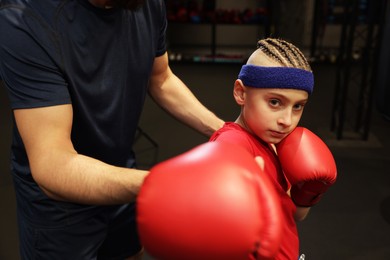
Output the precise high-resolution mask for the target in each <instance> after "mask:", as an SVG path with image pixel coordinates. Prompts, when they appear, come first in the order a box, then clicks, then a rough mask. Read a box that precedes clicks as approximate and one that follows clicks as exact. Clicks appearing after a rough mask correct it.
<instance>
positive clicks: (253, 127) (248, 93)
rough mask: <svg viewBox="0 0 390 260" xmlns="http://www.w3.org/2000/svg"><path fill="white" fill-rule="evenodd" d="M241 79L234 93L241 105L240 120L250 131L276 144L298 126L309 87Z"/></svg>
mask: <svg viewBox="0 0 390 260" xmlns="http://www.w3.org/2000/svg"><path fill="white" fill-rule="evenodd" d="M238 81H239V82H236V84H235V87H234V97H235V99H236V102H237V103H238V104H239V105H241V107H242V111H241V115H240V118H239V120H238V121H239V122H241V123H242V124H243V126H244V127H245V128H247V130H248V131H250V132H252V133H253V134H255V135H256V136H258V137H259V138H261V139H262V140H263V141H265V142H267V143H273V144H276V143H279V142H280V141H281V140H282V139H283V138H284V137H286V136H287V135H288V134H289V133H291V131H292V130H294V129H295V127H296V126H297V125H298V123H299V120H300V119H301V116H302V113H303V109H304V106H305V104H306V103H307V100H308V93H307V92H306V91H303V90H295V89H267V88H251V87H245V86H243V85H242V84H240V82H241V81H240V80H238ZM241 83H242V82H241Z"/></svg>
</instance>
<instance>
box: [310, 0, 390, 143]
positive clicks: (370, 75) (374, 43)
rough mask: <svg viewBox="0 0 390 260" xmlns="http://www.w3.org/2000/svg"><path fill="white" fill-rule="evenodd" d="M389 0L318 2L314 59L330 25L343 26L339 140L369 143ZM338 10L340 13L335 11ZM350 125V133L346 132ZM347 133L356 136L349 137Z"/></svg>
mask: <svg viewBox="0 0 390 260" xmlns="http://www.w3.org/2000/svg"><path fill="white" fill-rule="evenodd" d="M387 2H388V1H387V0H375V1H369V0H316V2H315V7H314V8H315V10H314V19H313V32H312V44H311V56H312V57H316V55H317V51H318V50H317V47H318V42H317V41H318V39H319V38H320V37H318V35H319V34H321V30H323V27H324V26H326V24H327V23H333V24H335V23H336V24H339V25H340V26H341V34H340V39H339V45H338V50H337V56H336V59H335V62H336V68H337V71H336V83H335V93H334V99H333V105H332V119H331V127H330V128H331V131H332V132H335V134H336V138H337V139H338V140H341V139H346V138H353V139H360V140H368V137H369V130H370V124H371V111H372V103H373V102H372V100H373V89H374V86H375V78H376V71H377V70H376V66H377V63H378V55H379V49H380V43H381V38H382V34H383V24H384V19H385V10H386V5H387ZM334 10H336V12H335V11H334ZM346 123H349V126H350V129H346V127H347V126H348V125H347V124H346ZM346 132H348V133H352V134H349V136H347V135H346Z"/></svg>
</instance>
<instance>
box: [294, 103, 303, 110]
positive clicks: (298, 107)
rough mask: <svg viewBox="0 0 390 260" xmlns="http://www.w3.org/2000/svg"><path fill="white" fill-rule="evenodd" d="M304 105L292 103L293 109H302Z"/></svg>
mask: <svg viewBox="0 0 390 260" xmlns="http://www.w3.org/2000/svg"><path fill="white" fill-rule="evenodd" d="M304 106H305V105H303V104H296V105H294V110H302V109H303V108H304Z"/></svg>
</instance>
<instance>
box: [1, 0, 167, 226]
mask: <svg viewBox="0 0 390 260" xmlns="http://www.w3.org/2000/svg"><path fill="white" fill-rule="evenodd" d="M166 26H167V22H166V14H165V6H164V1H163V0H149V1H146V4H145V5H144V6H142V7H141V8H140V9H138V10H136V11H128V10H122V9H100V8H97V7H95V6H93V5H91V4H90V3H89V2H88V0H40V1H33V0H2V1H0V35H1V37H0V78H2V79H3V80H4V83H5V86H6V87H7V89H8V91H9V97H10V101H11V106H12V109H22V108H23V109H24V108H36V107H45V106H54V105H60V104H72V107H73V113H74V115H73V128H72V142H73V145H74V147H75V149H76V151H77V152H78V153H79V154H83V155H87V156H91V157H93V158H96V159H99V160H102V161H104V162H106V163H109V164H112V165H117V166H122V167H133V166H134V154H133V152H132V145H133V141H134V135H135V131H136V127H137V124H138V121H139V117H140V113H141V110H142V107H143V104H144V101H145V96H146V93H147V85H148V80H149V76H150V73H151V69H152V65H153V61H154V58H155V57H156V56H161V55H163V54H164V53H165V51H166V46H165V32H166ZM37 123H39V122H37ZM11 160H12V161H11V163H12V170H13V174H14V180H15V187H16V194H17V198H18V203H22V204H23V205H22V207H23V209H20V206H21V205H19V210H21V213H22V214H24V215H25V217H27V218H28V219H30V220H31V222H32V223H33V224H37V225H39V224H40V223H44V224H45V225H50V223H53V225H56V224H57V221H58V220H61V219H64V218H66V221H67V222H68V223H69V222H75V221H78V220H80V219H79V218H85V217H87V216H88V215H89V214H92V212H94V211H96V209H97V208H98V207H91V206H82V205H77V204H72V203H58V202H54V201H52V200H50V199H49V198H48V197H47V196H46V195H45V194H43V193H42V192H41V190H40V189H39V187H38V185H37V184H36V183H35V182H34V180H33V178H32V176H31V172H30V169H29V164H28V159H27V155H26V152H25V148H24V146H23V143H22V141H21V138H20V136H19V133H18V130H17V128H16V126H14V132H13V144H12V155H11ZM39 212H46V214H44V215H42V214H40V213H39ZM81 212H84V213H85V214H79V213H81ZM74 213H77V214H74Z"/></svg>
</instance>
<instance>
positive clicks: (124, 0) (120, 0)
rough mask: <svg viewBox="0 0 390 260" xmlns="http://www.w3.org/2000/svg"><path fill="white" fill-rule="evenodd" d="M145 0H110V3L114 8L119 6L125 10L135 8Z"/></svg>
mask: <svg viewBox="0 0 390 260" xmlns="http://www.w3.org/2000/svg"><path fill="white" fill-rule="evenodd" d="M145 1H146V0H111V1H110V4H111V6H112V7H114V8H121V9H126V10H130V11H133V10H136V9H138V8H139V7H141V6H142V5H143V4H144V3H145Z"/></svg>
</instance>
